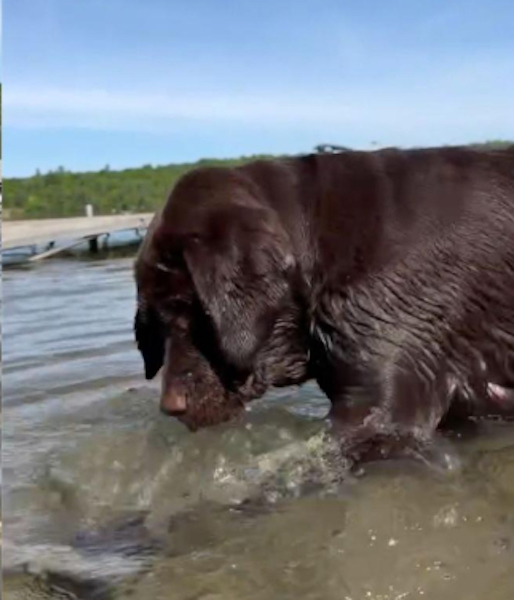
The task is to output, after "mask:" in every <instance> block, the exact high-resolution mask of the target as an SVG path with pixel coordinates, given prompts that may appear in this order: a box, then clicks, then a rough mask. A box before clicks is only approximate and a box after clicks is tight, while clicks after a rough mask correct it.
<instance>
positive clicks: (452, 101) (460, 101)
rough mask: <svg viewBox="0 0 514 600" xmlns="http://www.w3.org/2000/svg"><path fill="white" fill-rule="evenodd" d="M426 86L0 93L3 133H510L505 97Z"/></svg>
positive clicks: (511, 115) (513, 129)
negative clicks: (190, 127) (230, 129)
mask: <svg viewBox="0 0 514 600" xmlns="http://www.w3.org/2000/svg"><path fill="white" fill-rule="evenodd" d="M445 90H446V91H445ZM457 92H458V90H457V91H456V90H453V91H452V90H451V86H450V87H448V86H444V88H443V87H441V89H438V88H437V87H436V86H434V82H427V84H426V86H425V87H423V86H420V85H419V83H418V85H416V86H415V87H414V86H413V87H412V88H410V89H409V88H407V89H399V90H397V91H396V92H395V93H394V94H393V93H391V92H388V91H383V90H380V89H377V90H373V89H369V90H366V91H365V92H364V91H360V92H353V93H350V92H349V93H348V94H346V95H342V94H333V95H325V96H322V95H318V94H316V93H312V95H307V94H295V93H291V94H289V95H284V94H270V95H262V94H261V95H258V94H250V93H248V94H247V95H241V94H239V95H230V94H227V95H225V96H223V95H219V94H218V95H210V94H208V93H205V94H204V95H194V96H187V95H173V94H162V93H150V92H148V93H125V92H123V91H112V90H106V89H78V88H76V89H64V88H50V87H49V88H45V89H38V88H37V87H35V86H6V89H5V93H4V107H5V113H4V119H5V121H4V122H5V125H6V126H7V127H9V126H11V127H23V128H42V127H43V128H44V127H58V126H61V127H88V128H101V129H106V130H111V129H114V130H125V131H166V130H170V129H171V130H173V129H176V128H177V127H180V126H182V125H183V124H184V122H196V123H202V122H209V123H234V124H244V125H247V126H253V127H255V126H257V127H258V126H262V125H268V126H277V127H287V128H289V127H291V126H294V127H296V128H302V127H312V126H330V125H333V126H334V127H341V126H349V125H351V126H352V127H355V126H356V125H358V124H365V125H366V126H372V127H378V128H380V127H386V128H388V129H391V128H397V129H400V130H405V129H406V128H416V127H419V128H424V129H426V128H430V127H433V126H437V127H442V126H443V127H444V126H448V127H459V128H462V127H465V126H466V125H469V126H470V127H475V128H476V127H480V128H487V127H491V128H492V129H493V130H497V129H498V128H502V127H503V128H504V130H505V135H512V134H513V133H514V112H513V111H512V102H511V98H510V96H502V95H501V94H499V93H495V92H494V91H492V92H491V93H487V94H475V95H474V96H473V95H472V94H470V93H469V92H468V91H466V90H461V91H460V92H459V93H457Z"/></svg>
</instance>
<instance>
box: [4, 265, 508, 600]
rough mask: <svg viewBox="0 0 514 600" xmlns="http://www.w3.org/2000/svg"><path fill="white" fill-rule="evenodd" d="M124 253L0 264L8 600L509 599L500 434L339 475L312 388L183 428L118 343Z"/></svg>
mask: <svg viewBox="0 0 514 600" xmlns="http://www.w3.org/2000/svg"><path fill="white" fill-rule="evenodd" d="M131 265H132V259H126V258H123V259H110V260H98V261H77V260H73V261H49V262H45V263H42V264H40V265H38V266H37V267H36V268H31V269H24V270H16V271H15V270H10V271H7V272H5V273H4V285H3V292H4V320H3V340H4V343H3V361H4V362H3V367H4V379H3V399H4V412H3V426H4V432H3V464H4V474H3V496H4V497H3V513H4V528H3V546H4V553H3V564H4V569H5V572H6V576H5V578H4V598H5V599H6V600H14V599H22V598H23V599H24V600H29V599H30V600H32V599H33V600H36V599H43V598H81V599H93V598H99V599H102V600H103V599H106V600H107V599H112V600H121V599H128V598H131V599H132V600H151V599H152V600H153V599H155V600H160V599H162V600H164V599H166V600H288V599H291V600H297V599H305V600H315V599H316V600H317V599H319V600H332V599H333V600H350V599H351V600H368V599H371V600H373V599H375V600H393V599H397V600H399V599H404V598H405V599H415V598H423V599H425V600H429V599H430V600H461V599H463V600H464V599H465V600H512V598H514V428H513V426H512V425H505V424H490V425H487V426H484V427H483V431H482V433H481V435H480V436H476V435H473V436H470V437H466V438H465V439H462V440H460V441H455V444H456V450H457V452H458V453H459V455H460V456H461V457H462V468H461V469H460V470H457V471H454V472H453V473H449V474H442V473H439V472H436V471H431V470H429V469H426V468H424V467H421V466H416V465H411V464H408V463H404V462H389V463H383V464H379V465H370V466H368V467H367V468H366V469H365V470H364V472H363V473H362V474H360V475H358V476H355V475H354V476H350V475H349V474H348V473H347V472H346V470H345V467H344V461H342V460H341V459H340V457H339V455H338V452H337V448H336V446H335V445H334V442H333V441H331V439H330V437H329V436H328V435H327V428H326V424H325V422H324V421H323V418H322V417H323V415H324V414H325V412H326V408H327V404H326V401H325V400H324V399H323V397H322V395H321V394H320V392H319V391H318V390H317V388H315V387H314V386H306V387H304V388H302V389H300V390H297V389H289V390H280V391H278V392H276V393H273V394H270V396H269V397H267V398H266V399H265V400H263V401H259V402H256V403H254V404H253V405H252V406H251V410H250V411H249V412H247V413H246V415H245V417H244V419H243V420H242V422H239V423H235V424H231V425H224V426H221V427H217V428H212V429H208V430H203V431H201V432H199V433H196V434H191V433H189V432H188V431H186V430H185V429H184V428H183V427H182V426H181V425H180V424H178V423H177V422H175V421H174V420H172V419H169V418H166V417H164V416H162V415H160V414H159V411H158V408H157V395H158V385H159V384H158V382H155V384H153V383H152V384H148V383H147V382H145V381H144V379H143V376H142V365H141V361H140V358H139V356H138V353H137V351H136V349H135V347H134V343H133V341H132V331H131V327H132V319H133V310H134V286H133V283H132V274H131Z"/></svg>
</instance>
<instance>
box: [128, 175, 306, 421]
mask: <svg viewBox="0 0 514 600" xmlns="http://www.w3.org/2000/svg"><path fill="white" fill-rule="evenodd" d="M136 280H137V287H138V309H137V314H136V320H135V332H136V339H137V342H138V346H139V349H140V351H141V353H142V355H143V359H144V363H145V372H146V377H147V378H148V379H151V378H153V377H154V376H155V375H156V374H157V372H158V371H159V370H160V369H161V367H163V377H162V395H161V408H162V410H163V411H165V412H167V413H169V414H172V415H176V416H177V417H179V418H180V420H182V421H183V422H184V423H185V424H186V425H188V426H189V427H190V428H191V429H196V428H198V427H202V426H205V425H209V424H215V423H218V422H221V421H223V420H226V419H229V418H231V417H232V416H234V415H235V414H237V412H238V411H239V410H240V409H241V407H242V406H243V404H244V402H246V401H248V400H250V399H252V398H255V397H258V396H261V395H262V394H263V393H264V392H265V391H266V389H267V388H268V387H269V386H272V385H274V386H282V385H290V384H295V383H301V382H303V381H304V380H305V379H306V378H307V367H308V351H307V342H306V333H305V330H306V328H305V325H304V322H303V321H304V318H305V311H304V310H303V309H302V306H301V300H300V298H301V293H300V288H299V277H298V269H297V265H296V259H295V256H294V251H293V248H292V245H291V241H290V238H289V236H288V234H287V233H286V231H285V230H284V228H283V227H282V225H281V223H280V220H279V218H278V215H277V213H276V212H275V211H274V209H273V208H272V207H271V206H269V205H268V204H267V203H266V200H265V198H264V197H263V196H262V192H261V191H260V189H259V188H258V187H257V186H256V185H255V184H254V183H253V182H252V181H251V180H249V179H248V178H246V177H245V176H244V174H243V173H242V172H241V171H238V170H228V169H201V170H196V171H194V172H191V173H189V174H188V175H186V176H185V177H183V178H182V179H181V180H180V181H179V182H178V183H177V185H176V186H175V188H174V190H173V192H172V194H171V196H170V198H169V199H168V202H167V203H166V205H165V207H164V209H163V210H162V212H161V213H160V214H159V215H158V216H156V218H155V220H154V223H153V224H152V226H151V228H150V229H149V232H148V234H147V237H146V239H145V242H144V244H143V247H142V249H141V251H140V254H139V257H138V260H137V262H136Z"/></svg>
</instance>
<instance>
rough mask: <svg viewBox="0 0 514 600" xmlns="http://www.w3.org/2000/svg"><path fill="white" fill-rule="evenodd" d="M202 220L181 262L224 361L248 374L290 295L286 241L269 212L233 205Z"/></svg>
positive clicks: (290, 265) (290, 264) (290, 255)
mask: <svg viewBox="0 0 514 600" xmlns="http://www.w3.org/2000/svg"><path fill="white" fill-rule="evenodd" d="M206 221H207V222H206ZM206 221H204V224H205V226H204V229H205V231H202V232H201V233H199V234H198V235H195V236H192V237H191V238H190V239H189V240H188V241H187V243H186V247H185V249H184V258H185V261H186V264H187V266H188V269H189V272H190V275H191V278H192V280H193V283H194V285H195V288H196V291H197V294H198V296H199V298H200V302H201V303H202V305H203V308H204V310H205V312H206V314H207V315H208V316H209V317H210V319H211V320H212V322H213V324H214V329H215V332H216V335H217V338H218V343H219V345H220V347H221V350H222V351H223V353H224V355H225V358H226V359H227V361H228V362H229V364H230V365H231V366H233V367H235V368H236V369H238V370H240V371H243V372H245V371H247V372H249V371H250V370H251V368H252V365H253V361H254V358H255V356H256V354H257V352H258V350H259V349H260V347H261V346H262V344H263V343H264V341H265V340H266V339H267V337H268V336H269V334H270V333H271V330H272V328H273V326H274V323H275V321H276V317H277V315H278V313H279V310H280V308H281V307H282V306H283V304H284V301H285V298H286V297H287V295H288V292H289V279H290V272H291V270H292V268H293V267H294V258H293V252H292V248H291V244H290V240H289V237H288V235H287V234H286V232H285V231H284V229H283V228H282V226H281V225H280V223H279V221H278V218H277V216H276V214H275V213H274V212H273V211H272V210H271V209H263V208H257V207H248V206H234V205H232V206H230V207H228V209H227V210H223V211H222V210H219V211H216V212H214V213H213V214H212V215H210V217H209V219H207V220H206Z"/></svg>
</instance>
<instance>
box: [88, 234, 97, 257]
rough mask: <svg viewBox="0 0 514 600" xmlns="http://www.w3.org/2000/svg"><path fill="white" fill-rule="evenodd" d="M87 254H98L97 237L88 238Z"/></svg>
mask: <svg viewBox="0 0 514 600" xmlns="http://www.w3.org/2000/svg"><path fill="white" fill-rule="evenodd" d="M89 252H91V254H98V237H92V238H89Z"/></svg>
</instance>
